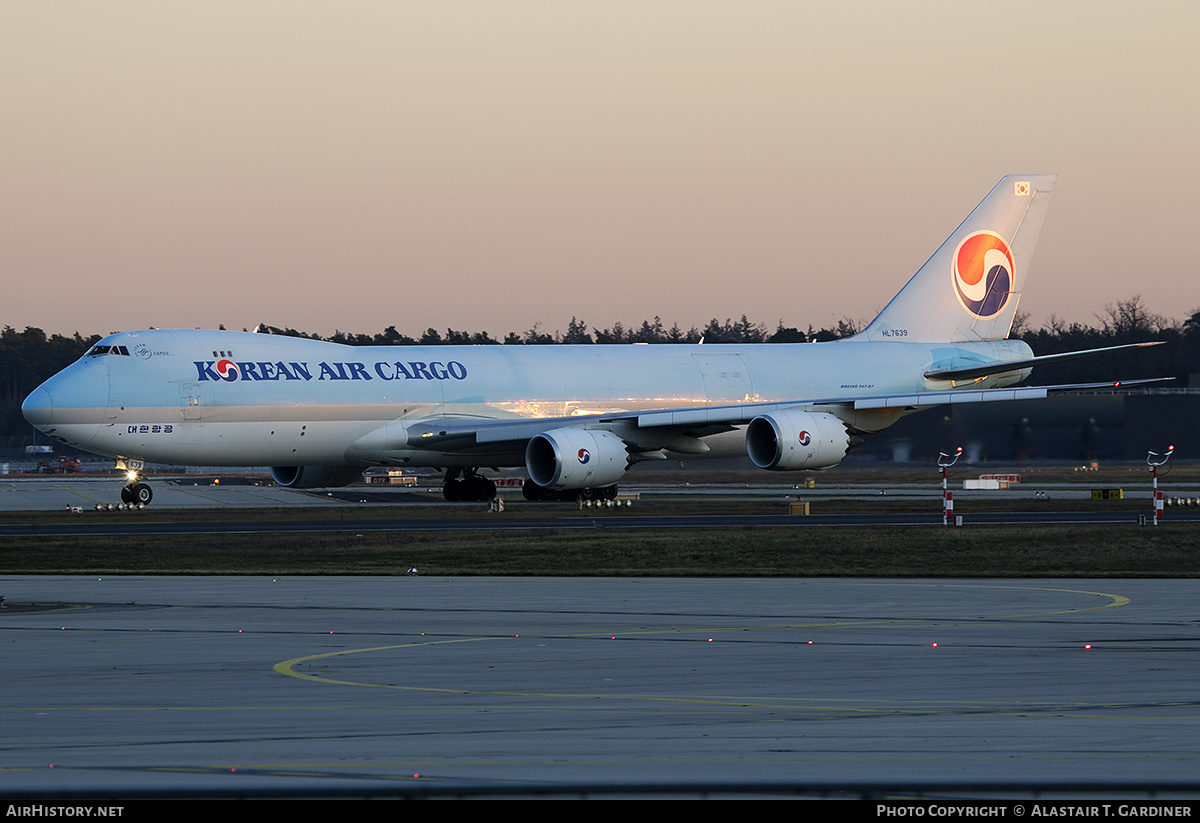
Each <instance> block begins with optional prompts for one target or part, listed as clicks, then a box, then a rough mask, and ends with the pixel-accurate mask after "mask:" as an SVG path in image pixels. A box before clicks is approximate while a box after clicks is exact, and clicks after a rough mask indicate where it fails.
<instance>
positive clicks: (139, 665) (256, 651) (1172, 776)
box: [0, 576, 1200, 796]
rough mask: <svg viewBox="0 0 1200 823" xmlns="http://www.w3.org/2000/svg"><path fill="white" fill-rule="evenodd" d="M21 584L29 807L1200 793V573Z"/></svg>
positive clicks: (5, 714)
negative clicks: (820, 790) (659, 789)
mask: <svg viewBox="0 0 1200 823" xmlns="http://www.w3.org/2000/svg"><path fill="white" fill-rule="evenodd" d="M0 594H2V595H3V596H4V597H5V598H6V602H5V607H6V608H4V609H2V610H0V643H2V644H3V649H4V653H3V660H4V665H3V673H2V675H0V676H2V677H3V688H2V689H0V722H2V724H3V729H4V734H3V735H0V794H3V793H5V792H10V793H11V792H16V791H35V792H38V791H40V792H47V793H52V792H70V791H82V792H89V791H94V792H99V793H105V794H108V795H112V796H121V794H122V793H123V792H135V791H138V790H159V791H166V792H186V791H188V790H195V791H199V790H202V789H203V790H207V791H217V792H221V793H225V794H227V795H229V796H236V795H237V794H238V793H239V792H251V791H259V790H264V789H267V790H271V791H275V792H279V793H286V792H295V793H299V794H305V793H313V794H319V793H320V792H321V791H322V790H329V791H335V790H344V789H346V788H347V787H363V789H364V791H367V790H372V791H385V792H386V791H389V790H394V791H396V792H398V793H402V792H403V791H404V790H406V789H408V790H412V789H415V788H422V789H429V790H431V791H437V792H443V793H446V794H448V795H452V794H453V792H454V789H455V787H461V788H463V789H464V790H465V789H467V788H470V789H471V790H473V791H478V790H480V789H482V790H486V789H487V788H488V787H493V788H494V789H495V790H496V792H497V793H499V792H501V791H511V790H512V789H513V787H520V786H525V787H531V790H532V789H533V788H536V789H537V790H546V791H553V790H554V788H555V787H556V786H558V787H568V786H584V785H593V786H610V787H612V786H620V785H625V786H630V787H632V786H637V785H643V784H647V783H653V784H656V785H664V786H676V787H679V788H681V789H684V790H690V791H695V792H700V791H703V790H706V789H714V790H719V788H720V787H721V786H723V785H732V784H738V783H742V784H758V785H768V784H770V785H777V786H787V787H803V786H806V785H809V786H812V785H844V786H852V785H861V784H864V783H871V782H876V783H879V784H886V785H891V786H896V787H903V786H905V785H915V784H924V783H930V782H938V781H941V782H944V783H959V782H961V783H974V784H980V783H982V784H987V785H995V786H1002V785H1011V784H1036V785H1043V786H1046V787H1053V786H1055V785H1067V784H1071V785H1079V784H1091V785H1107V786H1109V787H1120V786H1123V785H1133V784H1138V785H1142V784H1155V785H1161V786H1173V787H1175V789H1176V790H1179V788H1180V787H1181V786H1184V787H1187V786H1191V787H1192V788H1191V791H1192V792H1195V793H1196V794H1194V795H1193V796H1200V778H1197V774H1200V750H1198V749H1197V747H1196V740H1197V739H1200V696H1198V695H1197V690H1196V680H1197V674H1200V613H1198V612H1197V609H1198V607H1197V604H1198V603H1200V581H1194V580H1175V581H1172V580H1003V581H998V580H876V579H860V580H850V579H541V578H515V579H514V578H426V577H397V578H299V579H297V578H275V579H272V578H267V577H259V578H245V577H232V578H156V577H117V578H108V577H105V578H97V577H85V576H72V577H66V576H63V577H56V576H30V577H3V578H0ZM1184 793H1185V794H1186V793H1187V792H1186V790H1185V791H1184Z"/></svg>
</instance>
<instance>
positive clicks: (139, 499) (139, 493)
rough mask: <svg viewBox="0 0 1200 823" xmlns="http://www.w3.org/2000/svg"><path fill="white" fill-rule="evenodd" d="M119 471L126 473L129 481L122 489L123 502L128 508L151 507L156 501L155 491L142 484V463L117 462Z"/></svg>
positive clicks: (138, 461) (137, 461) (130, 461)
mask: <svg viewBox="0 0 1200 823" xmlns="http://www.w3.org/2000/svg"><path fill="white" fill-rule="evenodd" d="M117 469H118V470H119V471H123V472H125V478H126V479H127V480H128V481H129V482H128V483H126V484H125V485H124V486H123V487H122V488H121V502H122V503H124V504H125V505H127V506H149V505H150V501H151V500H153V499H154V490H153V489H151V488H150V486H149V484H147V483H143V482H142V462H141V461H140V460H136V461H135V460H117Z"/></svg>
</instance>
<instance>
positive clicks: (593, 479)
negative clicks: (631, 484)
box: [525, 429, 629, 489]
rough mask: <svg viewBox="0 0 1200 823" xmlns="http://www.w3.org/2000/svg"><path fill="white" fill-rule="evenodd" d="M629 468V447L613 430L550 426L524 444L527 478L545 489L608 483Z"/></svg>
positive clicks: (584, 486) (615, 479)
mask: <svg viewBox="0 0 1200 823" xmlns="http://www.w3.org/2000/svg"><path fill="white" fill-rule="evenodd" d="M628 468H629V450H628V449H627V448H626V447H625V443H624V442H623V441H622V440H621V438H619V437H617V436H616V435H615V434H613V433H612V432H608V431H599V430H592V429H553V430H551V431H548V432H543V433H541V434H538V435H535V436H534V437H533V438H532V439H531V440H530V441H529V445H528V446H526V447H525V469H526V470H527V471H528V472H529V479H530V480H532V481H533V482H534V483H537V484H538V485H539V486H543V487H545V488H548V489H587V488H595V487H599V486H611V485H612V484H613V483H616V482H617V481H618V480H620V479H621V477H622V476H623V475H624V474H625V472H626V470H627V469H628Z"/></svg>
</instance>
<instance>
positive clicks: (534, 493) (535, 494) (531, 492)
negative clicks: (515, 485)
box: [521, 480, 546, 503]
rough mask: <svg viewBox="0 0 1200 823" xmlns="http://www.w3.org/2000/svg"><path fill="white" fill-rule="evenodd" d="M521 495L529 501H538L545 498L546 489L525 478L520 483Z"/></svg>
mask: <svg viewBox="0 0 1200 823" xmlns="http://www.w3.org/2000/svg"><path fill="white" fill-rule="evenodd" d="M521 496H522V497H524V498H525V499H526V500H529V501H531V502H534V503H536V502H538V501H539V500H545V499H546V489H544V488H542V487H541V486H539V485H538V484H537V483H534V482H533V481H532V480H526V481H525V482H524V483H522V484H521Z"/></svg>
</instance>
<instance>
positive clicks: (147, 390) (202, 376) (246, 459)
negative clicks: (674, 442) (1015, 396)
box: [24, 330, 1031, 466]
mask: <svg viewBox="0 0 1200 823" xmlns="http://www.w3.org/2000/svg"><path fill="white" fill-rule="evenodd" d="M93 351H94V352H95V351H99V352H100V353H98V354H90V355H89V356H85V357H84V358H82V359H81V360H79V361H78V362H76V363H75V364H73V365H72V366H70V367H69V368H67V369H65V370H64V371H63V372H61V373H59V374H58V375H56V376H55V377H53V378H51V379H50V380H48V381H47V382H46V383H44V384H43V385H42V387H41V388H39V389H38V390H37V391H35V392H34V393H33V394H32V395H30V397H29V399H28V400H27V401H26V403H25V406H24V411H25V414H26V416H27V417H28V418H29V419H30V422H32V423H34V425H36V426H37V427H38V428H39V429H41V430H42V431H44V432H46V433H47V434H50V435H52V436H54V437H56V438H58V439H60V440H62V441H64V442H67V443H70V444H72V445H75V446H78V447H80V448H83V449H86V450H89V451H92V452H96V453H99V454H105V455H110V456H113V457H121V458H131V459H138V460H143V461H152V462H160V463H164V462H165V463H182V464H189V465H210V466H263V465H326V466H344V465H367V464H372V463H404V464H409V465H418V466H422V465H423V466H454V465H458V466H499V465H510V466H511V465H521V464H522V463H523V459H524V458H523V451H522V450H520V449H516V448H513V447H512V446H511V445H507V446H503V447H495V448H492V449H489V448H485V447H479V446H476V447H475V448H472V449H465V450H460V449H454V450H449V449H447V450H441V451H439V450H430V449H425V448H412V447H411V446H410V444H409V443H408V441H407V440H406V434H405V432H406V429H407V428H408V427H409V426H410V424H415V423H418V422H419V421H424V420H429V419H447V418H450V419H454V418H479V419H513V420H516V419H544V418H579V417H580V416H585V417H587V416H592V415H599V414H604V413H610V412H628V411H640V410H661V409H675V408H685V409H689V408H696V407H702V406H711V405H727V404H752V403H759V402H775V401H796V400H803V401H806V402H807V401H813V402H817V401H821V400H823V399H826V400H833V399H838V400H842V401H844V400H846V399H853V398H859V397H873V396H883V395H894V394H903V393H919V392H928V391H945V390H946V389H950V388H953V386H951V385H950V384H949V383H947V382H945V381H940V382H931V381H929V380H927V379H925V378H924V377H923V375H924V373H925V371H927V370H928V369H929V368H930V367H931V366H934V365H936V364H941V365H942V366H943V367H945V366H950V365H952V364H955V363H960V362H974V361H979V360H983V361H1011V360H1019V359H1022V358H1026V357H1029V356H1030V355H1031V352H1030V351H1029V348H1028V346H1026V345H1025V344H1024V343H1022V342H1020V341H1009V340H1001V341H991V342H982V343H955V344H929V343H905V342H868V341H862V340H857V339H850V340H841V341H834V342H831V343H807V344H756V345H626V346H599V345H575V346H554V345H551V346H390V347H373V346H371V347H351V346H344V345H338V344H334V343H326V342H321V341H313V340H307V339H302V338H293V337H283V336H272V335H262V334H250V333H245V332H226V331H191V330H161V331H157V330H152V331H141V332H127V333H120V334H115V335H111V336H110V337H108V338H106V339H105V340H103V341H101V345H100V346H98V347H97V349H95V350H93ZM1022 376H1023V375H1022V374H1021V373H1015V374H1012V373H1010V374H1007V375H1002V376H1001V378H1000V379H999V380H998V379H996V378H989V379H987V380H986V381H981V382H973V383H971V384H970V385H969V388H972V389H978V388H985V387H993V386H997V385H1009V384H1012V383H1015V382H1016V381H1017V380H1019V379H1020V378H1021V377H1022ZM964 388H965V387H964ZM834 413H835V414H839V416H841V417H843V419H844V420H845V422H846V423H847V424H848V425H849V426H851V427H852V428H855V429H858V430H860V431H874V430H878V429H881V428H883V427H884V426H886V425H888V424H890V423H891V422H894V420H895V419H896V418H897V417H898V416H899V413H900V412H899V411H896V410H890V411H888V412H884V413H875V414H872V413H862V412H859V413H855V412H853V411H852V410H845V409H843V410H842V412H840V413H839V412H834ZM847 416H848V417H852V418H855V419H846V417H847ZM579 422H580V423H584V422H585V421H584V420H579ZM651 445H654V444H651ZM738 447H739V448H740V445H739V446H738Z"/></svg>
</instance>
